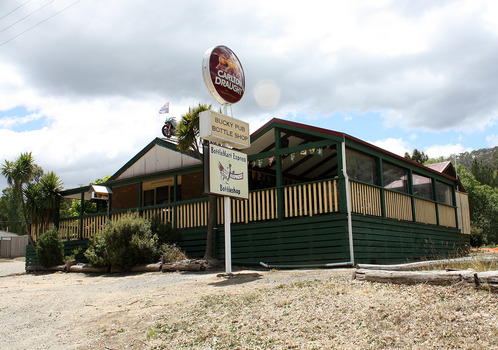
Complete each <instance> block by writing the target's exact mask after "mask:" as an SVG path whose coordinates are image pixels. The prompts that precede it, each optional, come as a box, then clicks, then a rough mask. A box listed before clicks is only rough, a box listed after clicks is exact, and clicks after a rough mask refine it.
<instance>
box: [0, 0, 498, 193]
mask: <svg viewBox="0 0 498 350" xmlns="http://www.w3.org/2000/svg"><path fill="white" fill-rule="evenodd" d="M217 45H226V46H228V47H229V48H231V49H232V50H233V51H234V52H235V53H236V54H237V56H238V58H239V60H240V61H241V63H242V65H243V68H244V71H245V75H246V91H245V95H244V97H243V99H242V101H241V102H239V103H238V104H236V105H233V107H232V111H233V116H234V117H236V118H239V119H242V120H245V121H247V122H249V123H250V126H251V132H253V131H255V130H256V129H257V128H258V127H259V126H261V125H262V124H263V123H266V122H267V121H268V120H270V119H271V118H273V117H277V118H281V119H288V120H292V121H296V122H301V123H306V124H311V125H314V126H319V127H324V128H328V129H332V130H335V131H339V132H345V133H348V134H350V135H352V136H355V137H358V138H360V139H363V140H365V141H368V142H371V143H374V144H376V145H379V146H380V147H383V148H385V149H387V150H389V151H391V152H394V153H397V154H401V155H403V154H404V152H405V151H410V152H411V151H412V150H413V149H414V148H418V149H419V150H422V151H424V152H426V153H427V154H428V155H429V156H431V157H438V156H441V155H444V156H448V155H450V154H452V153H459V152H464V151H469V150H472V149H479V148H484V147H494V146H496V145H498V128H497V125H496V124H497V121H498V1H494V0H489V1H480V0H469V1H458V0H455V1H451V0H449V1H433V0H406V1H403V0H398V1H381V0H374V1H364V0H362V1H344V0H342V1H312V0H308V1H292V0H290V1H289V0H287V1H268V0H266V1H254V0H251V1H189V0H183V1H164V0H156V1H154V0H148V1H136V0H134V1H132V0H106V1H102V0H100V1H99V0H80V1H78V0H31V1H26V0H2V1H1V2H0V161H1V163H2V164H3V163H4V160H5V159H8V160H13V159H15V158H16V157H17V156H18V155H19V154H20V153H21V152H27V151H29V152H32V153H33V155H34V157H35V160H36V162H37V163H38V164H39V165H40V166H42V167H43V169H44V170H45V171H48V170H54V171H55V172H56V173H57V174H58V175H59V176H60V177H61V178H62V180H63V181H64V183H65V186H66V188H72V187H76V186H78V185H79V184H84V185H87V184H89V183H90V182H92V181H93V180H95V179H96V178H101V177H103V176H105V175H106V174H113V173H115V172H116V171H117V170H118V169H119V168H120V167H121V166H123V165H124V164H125V163H126V162H127V161H128V160H129V159H130V158H131V157H133V156H134V155H135V154H136V153H138V152H139V151H140V150H141V149H142V148H143V147H145V146H146V145H147V144H148V143H149V142H150V141H152V140H153V139H154V137H158V136H161V127H162V125H163V123H164V119H165V115H164V114H162V115H160V114H159V113H158V111H159V109H160V108H161V106H162V105H163V104H164V103H166V102H169V103H170V114H169V116H173V117H179V116H180V115H181V114H182V113H184V112H186V111H187V110H188V107H189V106H195V105H196V104H198V103H199V102H202V103H208V104H211V103H212V104H213V106H214V107H216V108H219V106H218V105H217V104H216V103H215V102H214V100H213V99H212V98H211V97H210V95H209V94H208V92H207V89H206V87H205V85H204V83H203V80H202V73H201V64H202V58H203V55H204V52H205V51H206V50H207V49H208V48H210V47H213V46H217ZM5 186H6V182H5V180H4V179H1V180H0V189H1V188H4V187H5Z"/></svg>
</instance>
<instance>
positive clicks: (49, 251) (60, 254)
mask: <svg viewBox="0 0 498 350" xmlns="http://www.w3.org/2000/svg"><path fill="white" fill-rule="evenodd" d="M36 256H37V257H38V262H39V263H40V265H42V266H45V267H49V266H54V265H60V264H62V263H63V262H64V243H62V239H61V237H60V236H59V231H57V229H56V228H54V229H52V230H48V231H46V232H45V233H43V234H42V235H41V236H40V238H38V242H37V243H36Z"/></svg>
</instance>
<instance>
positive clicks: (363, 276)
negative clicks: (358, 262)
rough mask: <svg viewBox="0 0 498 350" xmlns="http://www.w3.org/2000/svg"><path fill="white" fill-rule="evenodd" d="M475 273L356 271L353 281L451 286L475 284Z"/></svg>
mask: <svg viewBox="0 0 498 350" xmlns="http://www.w3.org/2000/svg"><path fill="white" fill-rule="evenodd" d="M476 278H477V273H476V272H474V271H440V270H437V271H385V270H369V269H357V270H355V271H354V272H353V279H358V280H360V281H370V282H384V283H398V284H418V283H427V284H433V285H451V284H455V283H459V282H462V281H463V282H465V283H469V284H475V280H476Z"/></svg>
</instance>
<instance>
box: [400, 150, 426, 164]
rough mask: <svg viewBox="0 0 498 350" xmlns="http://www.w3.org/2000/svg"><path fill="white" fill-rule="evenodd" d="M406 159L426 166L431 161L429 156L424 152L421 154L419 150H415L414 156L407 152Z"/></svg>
mask: <svg viewBox="0 0 498 350" xmlns="http://www.w3.org/2000/svg"><path fill="white" fill-rule="evenodd" d="M405 158H406V159H410V160H411V161H413V162H415V163H419V164H424V163H425V162H427V161H428V160H429V156H428V155H426V154H425V153H424V152H420V151H419V150H418V149H416V148H415V149H414V150H413V153H412V155H411V156H410V154H409V153H408V152H405Z"/></svg>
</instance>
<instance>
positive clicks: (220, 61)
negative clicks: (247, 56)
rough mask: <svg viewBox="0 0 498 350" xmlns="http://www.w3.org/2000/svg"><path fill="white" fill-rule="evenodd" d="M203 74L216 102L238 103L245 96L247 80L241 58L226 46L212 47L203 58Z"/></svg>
mask: <svg viewBox="0 0 498 350" xmlns="http://www.w3.org/2000/svg"><path fill="white" fill-rule="evenodd" d="M202 76H203V77H204V83H205V84H206V87H207V89H208V91H209V93H210V94H211V96H213V98H214V99H215V100H216V102H218V103H220V104H222V105H226V104H233V103H237V102H239V101H240V100H241V99H242V96H244V90H245V87H246V81H245V76H244V69H242V64H240V61H239V59H238V58H237V56H236V55H235V54H234V53H233V51H232V50H230V49H229V48H228V47H226V46H216V47H213V48H210V49H209V50H207V51H206V53H205V54H204V59H203V60H202Z"/></svg>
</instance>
